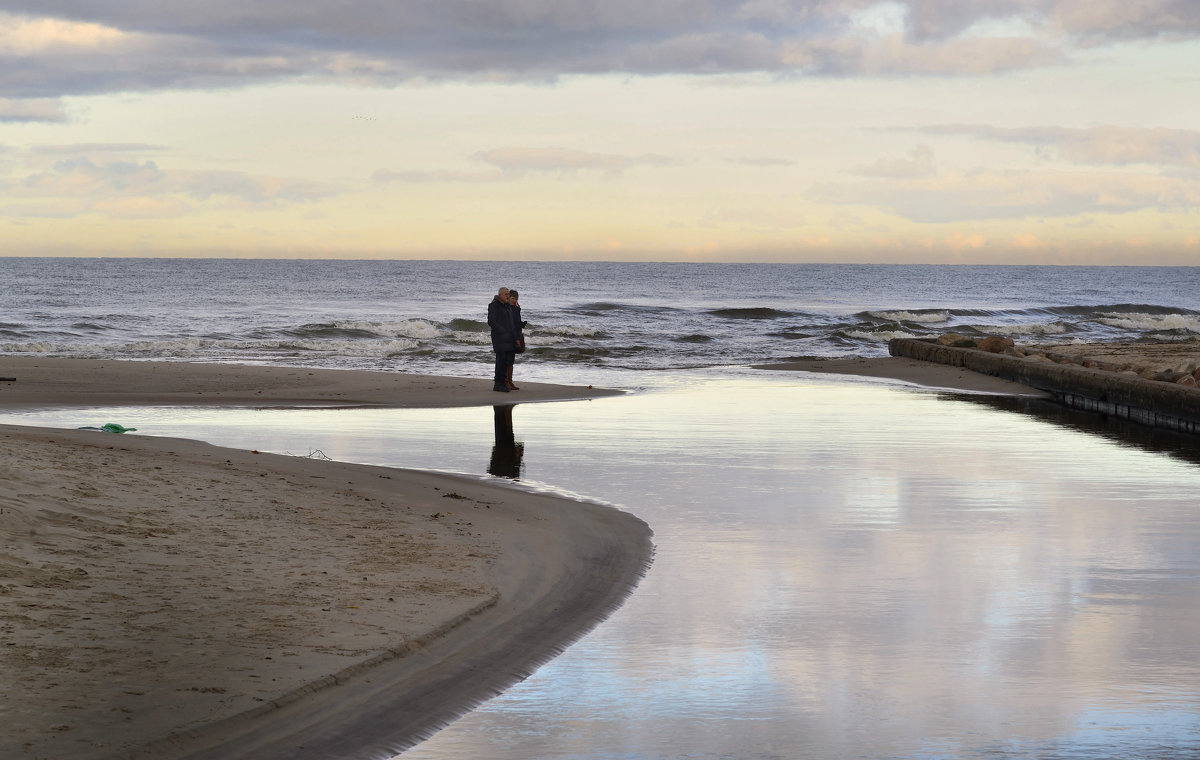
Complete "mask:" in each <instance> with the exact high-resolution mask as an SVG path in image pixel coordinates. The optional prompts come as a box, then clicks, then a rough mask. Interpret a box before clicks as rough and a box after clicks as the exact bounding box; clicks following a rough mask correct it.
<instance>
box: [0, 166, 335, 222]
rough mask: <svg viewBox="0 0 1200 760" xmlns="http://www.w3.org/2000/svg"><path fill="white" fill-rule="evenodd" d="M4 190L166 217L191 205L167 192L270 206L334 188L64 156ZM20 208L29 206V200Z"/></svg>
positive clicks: (77, 208) (81, 207)
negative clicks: (167, 214)
mask: <svg viewBox="0 0 1200 760" xmlns="http://www.w3.org/2000/svg"><path fill="white" fill-rule="evenodd" d="M0 191H3V193H4V195H6V196H7V197H8V198H9V199H10V200H20V199H54V198H59V199H75V200H76V201H80V202H82V203H74V204H70V205H69V206H59V207H56V208H57V210H56V211H55V214H56V215H63V214H64V213H66V212H65V211H64V209H67V208H71V209H74V210H73V211H72V212H71V213H72V214H77V213H85V212H101V213H103V212H105V211H106V210H112V209H123V210H124V211H123V212H122V215H126V216H127V215H130V211H131V210H135V209H137V210H140V211H141V213H140V214H139V215H142V216H146V215H154V216H162V215H163V214H164V213H165V211H166V210H173V211H175V212H177V213H183V212H184V211H185V210H186V209H187V208H188V206H187V205H186V204H185V203H183V202H181V201H179V200H175V201H172V200H169V199H168V197H175V198H177V199H184V200H186V201H188V202H189V203H190V202H207V201H212V200H216V199H222V198H224V199H229V200H236V201H238V202H242V203H248V204H252V205H261V206H271V205H278V204H288V203H304V202H311V201H315V200H318V199H321V198H324V197H328V196H330V195H333V194H335V193H336V190H335V189H334V188H331V187H329V186H324V185H320V184H318V183H313V182H308V181H303V180H294V179H283V178H275V177H261V176H252V175H249V174H246V173H244V172H236V171H208V172H197V171H184V170H171V171H165V170H163V169H160V168H159V166H158V165H157V164H156V163H155V162H154V161H149V160H147V161H126V160H117V161H109V162H103V163H95V162H93V161H92V160H91V159H90V158H88V157H86V156H77V157H72V158H66V159H62V160H59V161H57V162H55V163H54V164H53V165H52V166H50V167H48V168H46V169H43V170H41V171H37V172H33V173H30V174H27V175H25V176H23V177H17V178H13V179H9V180H7V181H5V182H2V183H0ZM20 207H21V208H29V207H30V206H29V204H28V203H25V204H23V205H22V206H20ZM14 208H15V207H8V208H7V210H6V211H5V210H4V209H5V206H4V205H3V204H0V213H7V214H12V213H14ZM150 211H152V212H153V213H152V214H151V213H149V212H150Z"/></svg>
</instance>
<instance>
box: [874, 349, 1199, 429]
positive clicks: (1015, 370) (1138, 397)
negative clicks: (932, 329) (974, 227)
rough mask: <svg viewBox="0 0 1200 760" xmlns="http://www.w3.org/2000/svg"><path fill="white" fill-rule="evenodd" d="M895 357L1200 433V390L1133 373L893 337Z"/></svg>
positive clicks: (1147, 422)
mask: <svg viewBox="0 0 1200 760" xmlns="http://www.w3.org/2000/svg"><path fill="white" fill-rule="evenodd" d="M888 351H889V352H890V353H891V355H892V356H903V357H908V358H910V359H919V360H921V361H928V362H936V363H938V364H946V365H949V366H952V367H962V368H963V369H969V370H971V371H973V372H979V373H982V374H985V375H991V376H993V377H999V378H1002V379H1004V380H1012V381H1014V382H1018V383H1022V384H1024V385H1028V386H1029V387H1031V388H1037V389H1038V390H1043V391H1046V392H1047V393H1049V394H1051V395H1052V396H1053V397H1054V399H1055V400H1056V401H1057V402H1059V403H1060V404H1063V405H1064V406H1068V407H1071V408H1073V409H1082V410H1085V411H1089V412H1099V413H1101V414H1107V415H1112V416H1114V417H1119V418H1121V419H1125V420H1131V421H1133V422H1139V423H1141V424H1143V425H1149V426H1151V427H1156V428H1163V429H1167V430H1175V431H1179V432H1184V433H1191V434H1200V390H1198V389H1197V388H1194V387H1187V386H1184V385H1179V384H1177V383H1170V382H1160V381H1156V380H1147V379H1144V378H1141V377H1138V376H1136V375H1133V374H1127V373H1122V372H1112V371H1108V370H1104V369H1093V368H1088V367H1082V366H1079V365H1076V364H1058V363H1054V362H1051V361H1046V360H1045V359H1042V360H1040V361H1039V360H1036V359H1034V358H1030V357H1022V356H1015V355H1010V354H1004V353H991V352H988V351H984V350H980V349H978V348H959V347H955V346H947V345H941V344H939V343H938V342H937V341H935V340H919V339H915V338H894V339H893V340H891V341H889V343H888Z"/></svg>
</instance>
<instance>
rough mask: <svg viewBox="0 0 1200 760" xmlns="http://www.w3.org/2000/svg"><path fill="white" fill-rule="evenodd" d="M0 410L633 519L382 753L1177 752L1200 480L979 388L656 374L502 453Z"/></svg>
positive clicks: (535, 424) (284, 429) (572, 408)
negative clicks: (488, 481) (589, 610)
mask: <svg viewBox="0 0 1200 760" xmlns="http://www.w3.org/2000/svg"><path fill="white" fill-rule="evenodd" d="M0 419H2V420H3V421H6V422H19V423H25V424H58V425H65V426H76V425H88V424H102V423H103V422H110V421H111V422H120V423H123V424H126V425H131V426H134V427H138V428H139V433H145V434H151V435H176V436H187V437H195V438H202V439H205V440H210V441H213V442H216V443H221V444H226V445H232V446H239V447H245V448H259V449H266V450H274V451H280V452H289V453H293V454H299V455H307V454H309V453H312V452H314V451H317V450H319V451H320V452H322V453H324V454H326V455H328V456H331V457H333V458H336V459H343V460H351V461H360V462H369V463H377V464H388V465H396V466H404V467H418V468H430V469H441V470H452V471H456V472H464V473H471V474H475V475H478V476H480V477H494V476H493V475H489V472H498V473H500V474H502V475H509V476H516V478H517V480H516V481H515V483H516V485H517V486H518V487H531V488H548V489H552V490H562V491H567V492H571V493H578V494H583V495H586V496H588V497H590V498H594V499H597V500H602V501H606V502H609V503H613V504H616V505H618V506H619V507H620V508H622V509H627V510H629V511H631V512H633V513H635V514H637V515H639V516H640V517H642V518H643V519H645V520H646V521H647V522H649V523H650V525H651V526H652V527H653V529H654V531H655V543H656V546H657V554H656V559H655V562H654V564H653V566H652V567H651V569H650V571H649V574H648V575H647V577H646V578H645V579H644V580H643V582H642V584H641V585H640V586H639V587H638V589H637V590H636V592H635V593H634V594H633V595H632V596H631V597H630V598H629V600H628V601H627V603H626V604H625V605H624V606H623V607H622V608H621V609H620V610H618V611H617V613H616V614H615V615H614V616H613V617H612V618H610V619H609V620H607V621H605V622H604V623H603V624H601V625H600V626H599V627H598V628H597V629H596V630H595V631H593V632H592V633H591V634H590V635H588V636H587V637H585V638H584V639H582V640H581V641H579V642H578V643H576V644H575V645H573V646H572V647H570V648H569V649H568V650H567V651H566V652H565V653H564V654H563V655H562V656H560V657H558V658H556V659H555V660H553V661H551V662H550V663H548V664H546V665H545V666H543V667H542V668H541V669H540V670H539V671H538V672H537V673H536V674H535V675H534V676H533V677H531V678H529V679H528V680H526V681H525V682H523V683H520V684H517V685H516V686H514V687H513V688H512V689H510V690H509V691H507V692H506V693H504V694H503V695H501V696H499V697H497V698H496V699H493V700H491V701H489V702H488V703H486V704H485V705H483V706H482V707H481V708H480V709H478V710H476V711H475V712H472V713H470V714H468V715H466V716H464V717H463V718H462V719H460V720H459V721H457V722H456V723H454V724H453V725H451V726H450V727H448V728H446V729H445V730H443V731H442V732H440V733H438V734H437V735H435V736H434V737H433V738H432V739H430V740H428V741H427V742H425V743H423V744H421V745H419V746H417V747H415V748H413V749H411V750H409V751H408V752H406V753H405V754H404V758H405V759H406V760H442V759H450V758H454V759H455V760H458V759H460V758H468V757H473V758H498V759H499V760H517V759H520V760H527V759H528V758H588V759H596V760H600V759H603V760H615V759H617V758H620V759H621V760H650V759H652V758H689V759H691V758H706V759H707V758H755V759H757V758H817V759H818V760H822V759H825V758H828V759H830V760H833V759H834V758H839V759H840V758H872V759H875V758H920V759H922V760H924V759H931V758H980V759H983V758H989V759H992V758H1039V759H1046V760H1049V759H1055V758H1062V759H1063V760H1098V759H1099V758H1118V757H1119V758H1182V757H1195V756H1197V755H1198V754H1200V636H1197V631H1200V506H1198V503H1197V500H1196V494H1197V493H1198V492H1200V469H1198V468H1197V465H1196V464H1194V463H1191V462H1189V461H1187V459H1185V458H1181V457H1179V456H1173V455H1171V454H1169V453H1163V452H1156V451H1151V450H1148V449H1145V448H1142V447H1140V446H1137V445H1134V444H1132V443H1129V442H1128V441H1122V440H1119V439H1111V438H1108V437H1104V436H1101V435H1097V434H1094V433H1091V432H1086V431H1083V430H1079V429H1076V428H1074V427H1071V426H1068V425H1065V424H1060V423H1057V422H1053V421H1050V420H1049V419H1048V418H1045V417H1042V416H1039V415H1037V414H1034V413H1023V412H1020V411H1012V410H1006V409H1001V408H997V407H994V406H992V405H989V404H988V403H982V401H981V399H980V398H979V397H957V396H948V395H939V394H935V393H932V392H925V391H915V390H911V389H905V388H903V387H899V386H893V385H886V384H879V383H874V382H869V381H857V380H847V381H844V382H843V381H834V380H831V379H829V378H819V377H799V376H781V375H776V374H773V373H772V374H767V375H761V374H758V375H754V374H750V373H748V372H737V371H729V372H726V373H723V374H722V373H715V372H707V373H705V374H703V375H696V374H684V373H676V374H673V375H672V376H671V377H670V378H669V379H664V378H662V377H661V376H660V377H659V378H658V379H657V380H655V381H654V382H653V383H651V384H650V385H649V386H648V387H647V389H646V390H645V391H643V392H641V393H638V394H634V395H631V396H626V397H622V398H611V399H601V400H595V401H590V402H571V403H557V404H524V405H518V406H516V407H515V408H514V409H512V410H511V420H512V433H513V436H512V441H513V443H509V442H508V438H507V436H505V435H503V431H501V433H502V434H501V435H500V436H499V437H498V436H497V432H496V431H497V428H496V415H495V412H494V410H493V409H491V408H475V409H452V410H388V411H381V410H338V411H298V410H290V411H251V410H231V411H220V410H170V409H123V410H79V411H73V412H69V413H65V412H53V413H38V414H22V415H4V416H3V417H0ZM502 419H503V417H502ZM513 444H519V448H518V447H517V446H514V445H513ZM518 452H519V456H517V454H518Z"/></svg>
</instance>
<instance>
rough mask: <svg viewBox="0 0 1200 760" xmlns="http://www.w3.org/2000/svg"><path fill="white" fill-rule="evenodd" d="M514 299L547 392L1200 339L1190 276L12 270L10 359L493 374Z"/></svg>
mask: <svg viewBox="0 0 1200 760" xmlns="http://www.w3.org/2000/svg"><path fill="white" fill-rule="evenodd" d="M501 286H504V287H509V288H514V289H517V290H518V291H519V292H520V294H521V297H520V300H521V305H522V310H523V314H522V316H523V318H524V320H525V321H527V322H528V323H529V324H528V327H527V328H526V331H525V334H526V343H527V344H528V346H529V351H528V353H527V354H526V355H525V356H523V357H522V359H521V363H522V365H524V366H523V368H522V370H521V371H522V372H524V373H529V372H534V373H535V374H536V376H537V377H536V379H546V380H552V379H564V380H565V379H568V378H588V377H594V376H595V370H597V369H614V370H631V371H636V372H639V373H644V372H670V371H673V370H696V369H704V368H712V367H722V366H744V365H752V364H757V363H767V362H783V361H788V360H793V359H801V358H812V357H846V356H886V355H887V342H888V340H889V339H891V338H895V337H924V336H929V335H937V334H940V333H943V332H946V331H954V332H959V333H964V334H967V335H980V334H994V335H1004V336H1008V337H1011V338H1013V339H1014V340H1015V341H1017V342H1018V343H1037V342H1041V343H1062V342H1074V341H1147V340H1148V341H1162V340H1170V341H1195V340H1200V268H1192V267H1061V266H911V265H852V264H692V263H678V264H676V263H672V264H664V263H614V262H473V261H329V260H320V261H309V260H304V261H297V260H242V259H199V260H198V259H133V258H130V259H124V258H109V259H74V258H0V353H6V354H37V355H45V356H70V357H86V358H113V359H162V360H178V361H206V362H242V363H250V364H286V365H298V366H309V367H327V368H353V369H370V370H399V371H405V372H417V373H424V374H443V375H472V374H479V373H482V374H483V375H486V374H487V372H488V366H489V364H490V361H491V359H490V357H489V356H488V354H489V353H490V350H491V349H490V342H489V335H488V328H487V324H486V308H487V304H488V302H489V301H490V300H491V299H492V296H493V295H494V294H495V293H496V292H497V290H498V289H499V287H501ZM581 370H585V371H581ZM525 376H526V377H527V379H534V378H533V377H531V376H530V375H529V374H526V375H525Z"/></svg>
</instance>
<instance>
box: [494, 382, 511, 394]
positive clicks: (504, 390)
mask: <svg viewBox="0 0 1200 760" xmlns="http://www.w3.org/2000/svg"><path fill="white" fill-rule="evenodd" d="M492 390H494V391H499V392H500V393H508V388H506V387H504V386H503V385H501V384H500V383H496V384H495V385H493V386H492Z"/></svg>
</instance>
